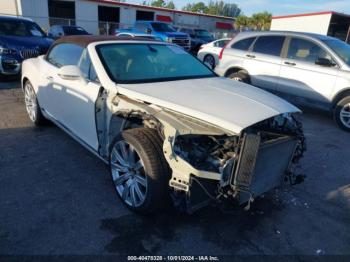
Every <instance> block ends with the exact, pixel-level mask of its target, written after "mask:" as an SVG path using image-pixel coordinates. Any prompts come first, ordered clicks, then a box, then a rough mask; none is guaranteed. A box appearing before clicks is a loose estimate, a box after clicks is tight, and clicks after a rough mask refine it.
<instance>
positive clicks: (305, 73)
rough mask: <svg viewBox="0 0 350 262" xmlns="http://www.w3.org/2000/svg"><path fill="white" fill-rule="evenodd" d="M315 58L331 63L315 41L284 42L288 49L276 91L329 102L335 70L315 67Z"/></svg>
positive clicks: (294, 40)
mask: <svg viewBox="0 0 350 262" xmlns="http://www.w3.org/2000/svg"><path fill="white" fill-rule="evenodd" d="M319 58H325V59H329V60H330V61H334V60H333V58H332V56H331V55H330V54H329V53H328V52H327V51H326V50H325V49H324V48H323V47H321V46H320V45H319V44H318V43H317V42H315V41H312V40H310V39H305V38H301V37H291V38H290V39H288V50H287V52H286V55H285V58H284V59H283V62H282V65H281V71H280V79H279V81H278V85H277V91H279V92H283V93H287V94H291V95H295V96H297V97H302V98H307V99H311V100H314V101H319V102H325V103H329V102H330V101H329V100H328V99H327V97H330V96H331V94H332V90H333V88H334V85H335V83H336V78H337V75H338V71H339V67H338V66H337V65H336V63H335V62H334V64H333V65H331V66H322V65H318V64H316V63H317V60H318V59H319Z"/></svg>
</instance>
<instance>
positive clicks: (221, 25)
mask: <svg viewBox="0 0 350 262" xmlns="http://www.w3.org/2000/svg"><path fill="white" fill-rule="evenodd" d="M216 28H218V29H226V30H231V29H233V25H232V24H230V23H223V22H216Z"/></svg>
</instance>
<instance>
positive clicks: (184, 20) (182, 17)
mask: <svg viewBox="0 0 350 262" xmlns="http://www.w3.org/2000/svg"><path fill="white" fill-rule="evenodd" d="M199 17H200V16H195V15H188V14H179V13H175V17H174V23H175V24H176V25H179V26H189V27H199V26H200V23H199Z"/></svg>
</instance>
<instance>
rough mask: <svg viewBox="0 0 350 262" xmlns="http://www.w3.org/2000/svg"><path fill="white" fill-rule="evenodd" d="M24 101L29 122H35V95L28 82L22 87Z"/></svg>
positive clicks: (36, 105)
mask: <svg viewBox="0 0 350 262" xmlns="http://www.w3.org/2000/svg"><path fill="white" fill-rule="evenodd" d="M24 101H25V104H26V109H27V113H28V115H29V118H30V120H32V121H33V122H35V121H36V119H37V107H38V104H37V102H36V95H35V93H34V90H33V87H32V85H31V84H30V83H29V82H28V81H27V82H26V84H25V86H24Z"/></svg>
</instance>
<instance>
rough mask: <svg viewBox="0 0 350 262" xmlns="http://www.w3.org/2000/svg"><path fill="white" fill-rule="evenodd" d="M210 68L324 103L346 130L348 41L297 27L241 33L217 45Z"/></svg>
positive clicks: (349, 116) (349, 119)
mask: <svg viewBox="0 0 350 262" xmlns="http://www.w3.org/2000/svg"><path fill="white" fill-rule="evenodd" d="M219 59H220V62H219V65H218V66H217V67H216V69H215V71H216V72H217V73H218V74H219V75H221V76H226V77H229V78H231V79H234V80H238V81H243V82H247V83H250V84H252V85H254V86H258V87H261V88H265V89H268V90H270V91H273V92H276V93H279V94H283V95H284V97H286V95H287V98H288V97H289V98H291V99H293V100H294V101H298V102H302V103H304V104H311V105H312V106H313V107H319V108H326V109H328V110H331V111H332V112H333V114H334V119H335V121H336V122H337V124H338V125H339V126H340V127H341V128H343V129H345V130H346V131H350V45H348V44H346V43H345V42H342V41H340V40H338V39H336V38H332V37H328V36H323V35H317V34H308V33H297V32H278V31H275V32H273V31H271V32H244V33H240V34H238V35H237V36H236V37H235V38H234V39H232V40H231V42H230V43H229V44H228V45H226V47H225V48H223V49H222V51H221V53H220V56H219Z"/></svg>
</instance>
